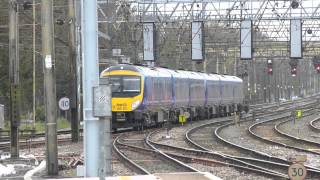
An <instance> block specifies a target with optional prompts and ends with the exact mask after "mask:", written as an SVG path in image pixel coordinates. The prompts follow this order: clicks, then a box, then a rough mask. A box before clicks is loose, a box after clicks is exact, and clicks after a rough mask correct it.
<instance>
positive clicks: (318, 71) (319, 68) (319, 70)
mask: <svg viewBox="0 0 320 180" xmlns="http://www.w3.org/2000/svg"><path fill="white" fill-rule="evenodd" d="M316 70H317V73H318V74H319V73H320V64H318V65H317V66H316Z"/></svg>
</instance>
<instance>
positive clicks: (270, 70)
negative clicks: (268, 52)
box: [268, 67, 273, 75]
mask: <svg viewBox="0 0 320 180" xmlns="http://www.w3.org/2000/svg"><path fill="white" fill-rule="evenodd" d="M272 73H273V70H272V68H270V67H269V68H268V74H270V75H272Z"/></svg>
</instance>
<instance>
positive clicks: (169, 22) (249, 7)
mask: <svg viewBox="0 0 320 180" xmlns="http://www.w3.org/2000/svg"><path fill="white" fill-rule="evenodd" d="M98 16H99V35H100V43H101V47H103V45H106V44H112V46H111V47H108V49H112V48H121V49H122V54H123V55H124V56H129V57H131V60H132V62H137V61H138V62H141V61H142V59H141V58H139V56H140V57H141V53H142V52H143V37H142V34H143V33H142V31H143V30H142V24H143V23H144V22H153V23H154V24H155V26H156V32H157V45H156V51H157V61H158V64H159V65H165V66H170V67H173V68H174V67H175V68H179V67H188V66H190V64H191V53H190V46H191V38H190V36H191V35H190V34H191V25H190V24H191V22H193V21H201V22H203V23H204V36H205V38H204V44H205V45H204V46H205V59H206V62H205V63H204V64H205V65H204V66H203V67H202V65H201V66H200V67H198V69H200V70H203V69H205V68H206V69H207V71H208V72H212V71H213V72H217V73H228V74H235V75H241V74H243V73H245V74H248V77H244V80H245V81H246V83H247V87H245V89H247V92H246V93H247V94H249V96H250V98H251V96H252V97H253V96H257V97H256V98H260V99H267V97H269V99H276V98H275V97H277V98H278V99H279V98H280V97H283V96H284V94H287V95H288V94H289V96H290V94H292V92H293V91H295V94H298V92H299V93H302V91H309V90H310V89H313V90H314V91H318V90H319V83H317V82H316V78H317V77H316V75H317V74H316V73H315V72H314V71H313V66H312V62H311V60H312V59H313V58H314V57H317V56H319V52H320V32H319V29H320V26H319V24H320V1H319V0H117V1H115V0H98ZM296 19H299V20H301V23H302V51H303V57H302V59H301V60H299V61H300V63H299V64H300V65H299V66H300V68H299V69H298V71H299V72H298V74H300V75H303V76H301V77H300V76H299V77H298V78H295V79H294V78H292V77H291V74H290V71H289V69H290V66H289V61H290V58H289V57H290V21H291V20H296ZM243 20H251V21H252V31H253V38H252V39H253V61H239V59H240V24H241V21H243ZM114 32H117V33H119V32H120V34H121V36H116V33H114ZM120 39H121V40H120ZM124 39H125V40H124ZM126 49H127V50H126ZM109 54H110V53H109ZM268 59H273V60H274V66H275V69H274V75H273V76H270V77H268V76H267V73H266V61H267V60H268ZM202 68H203V69H202ZM308 68H309V69H310V71H308V72H309V74H303V73H305V71H303V69H308ZM307 77H312V79H313V80H312V81H311V80H310V81H306V79H307ZM301 82H302V85H301ZM303 83H305V84H303ZM268 84H269V85H268ZM301 87H304V88H302V89H301ZM303 89H304V90H303ZM268 94H269V95H268ZM270 96H271V97H270ZM272 96H273V97H272Z"/></svg>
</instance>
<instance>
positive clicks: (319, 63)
mask: <svg viewBox="0 0 320 180" xmlns="http://www.w3.org/2000/svg"><path fill="white" fill-rule="evenodd" d="M312 62H313V66H314V68H315V69H316V71H317V73H318V74H320V57H314V58H313V59H312Z"/></svg>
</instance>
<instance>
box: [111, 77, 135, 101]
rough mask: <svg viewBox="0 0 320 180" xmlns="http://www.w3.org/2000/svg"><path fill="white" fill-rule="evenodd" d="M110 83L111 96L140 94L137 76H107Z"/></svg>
mask: <svg viewBox="0 0 320 180" xmlns="http://www.w3.org/2000/svg"><path fill="white" fill-rule="evenodd" d="M109 78H110V82H111V84H112V88H111V89H112V97H133V96H137V95H139V94H140V91H141V78H140V77H139V76H115V75H114V76H109Z"/></svg>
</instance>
